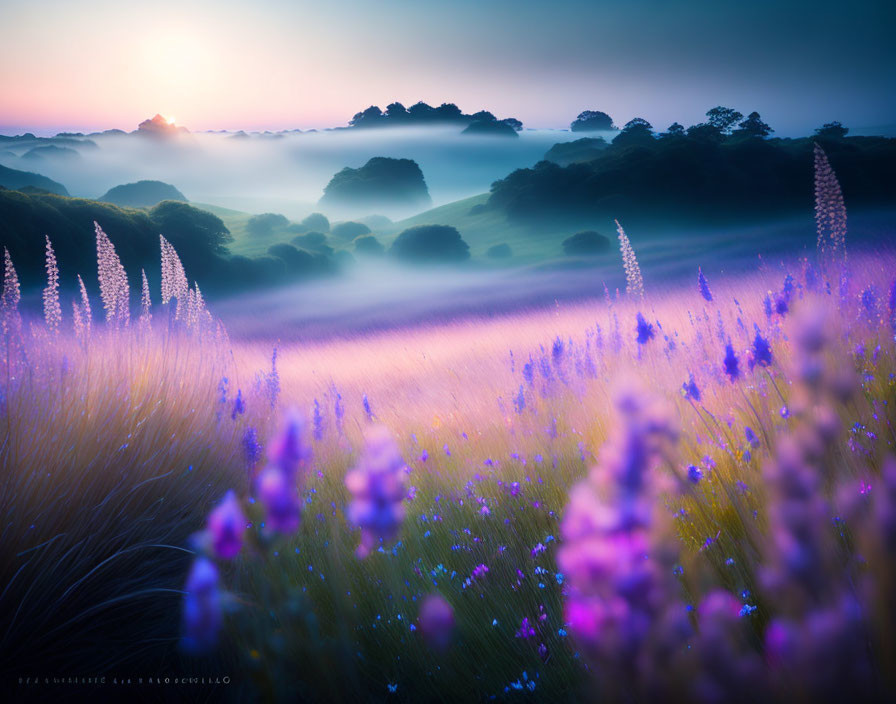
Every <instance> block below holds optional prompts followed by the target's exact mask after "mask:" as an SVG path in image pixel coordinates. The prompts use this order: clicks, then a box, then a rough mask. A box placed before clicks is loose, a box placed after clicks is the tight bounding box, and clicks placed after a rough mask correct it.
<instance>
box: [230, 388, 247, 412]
mask: <svg viewBox="0 0 896 704" xmlns="http://www.w3.org/2000/svg"><path fill="white" fill-rule="evenodd" d="M245 412H246V403H245V402H244V401H243V391H242V389H237V390H236V398H235V399H233V411H231V413H230V419H231V420H236V417H237V416H241V415H243V413H245Z"/></svg>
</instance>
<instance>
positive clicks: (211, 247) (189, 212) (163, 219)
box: [149, 200, 233, 262]
mask: <svg viewBox="0 0 896 704" xmlns="http://www.w3.org/2000/svg"><path fill="white" fill-rule="evenodd" d="M149 217H150V218H151V219H152V221H153V223H154V224H155V225H156V227H157V228H158V229H159V230H160V231H161V232H162V233H164V235H165V238H166V239H167V240H168V241H169V242H171V244H172V245H174V248H175V249H176V250H177V251H178V254H180V256H181V259H183V260H184V262H187V260H188V259H189V258H190V253H191V252H192V253H194V254H195V255H196V256H197V257H201V256H203V255H204V256H206V257H207V256H208V254H209V253H213V254H217V255H226V254H227V244H228V243H230V242H232V241H233V236H232V235H231V234H230V230H228V229H227V227H226V226H225V225H224V222H223V221H222V220H221V218H219V217H218V216H217V215H213V214H212V213H209V212H206V211H205V210H199V208H194V207H193V206H192V205H189V204H188V203H182V202H180V201H176V200H163V201H162V202H161V203H159V204H158V205H156V206H155V207H154V208H152V209H151V210H150V211H149Z"/></svg>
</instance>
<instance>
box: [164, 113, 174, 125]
mask: <svg viewBox="0 0 896 704" xmlns="http://www.w3.org/2000/svg"><path fill="white" fill-rule="evenodd" d="M165 122H167V123H168V124H169V125H173V124H174V115H172V116H171V117H166V118H165Z"/></svg>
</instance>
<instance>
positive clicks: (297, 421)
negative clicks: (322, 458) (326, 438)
mask: <svg viewBox="0 0 896 704" xmlns="http://www.w3.org/2000/svg"><path fill="white" fill-rule="evenodd" d="M268 462H270V464H271V465H273V466H275V467H278V468H279V469H280V470H281V471H282V472H283V475H284V477H285V478H286V480H287V481H289V482H290V483H292V484H294V485H297V486H299V487H302V486H303V485H304V480H305V478H306V476H307V474H308V472H309V471H310V469H311V445H310V444H309V443H308V439H307V437H306V429H305V419H304V418H303V417H302V415H301V414H300V413H297V412H296V411H290V412H289V413H287V414H286V417H285V420H284V422H283V425H282V426H281V428H280V432H279V433H277V435H276V436H275V437H274V439H273V440H272V441H271V443H270V445H269V446H268Z"/></svg>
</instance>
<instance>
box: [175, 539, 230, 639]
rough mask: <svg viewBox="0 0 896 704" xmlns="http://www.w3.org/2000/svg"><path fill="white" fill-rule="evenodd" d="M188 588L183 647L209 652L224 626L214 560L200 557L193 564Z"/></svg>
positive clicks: (184, 614) (184, 606)
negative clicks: (222, 625)
mask: <svg viewBox="0 0 896 704" xmlns="http://www.w3.org/2000/svg"><path fill="white" fill-rule="evenodd" d="M184 591H185V592H186V595H185V597H184V605H183V638H182V640H181V648H182V649H183V650H185V651H186V652H188V653H191V654H194V655H198V654H202V653H207V652H208V651H210V650H212V649H213V648H214V647H215V644H216V643H217V640H218V631H220V629H221V594H220V592H219V590H218V569H217V568H216V567H215V565H214V563H212V561H211V560H209V559H208V558H205V557H200V558H198V559H197V560H196V561H195V562H194V563H193V567H192V568H191V569H190V574H189V576H188V577H187V583H186V586H185V587H184Z"/></svg>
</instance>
